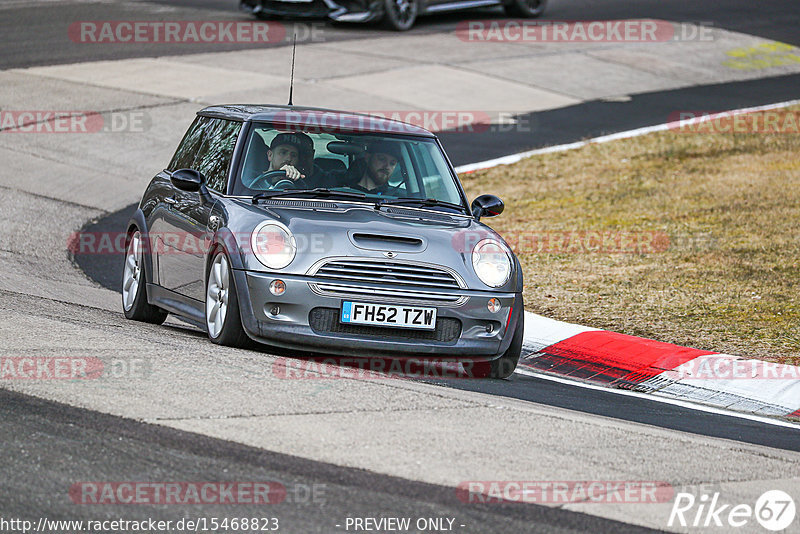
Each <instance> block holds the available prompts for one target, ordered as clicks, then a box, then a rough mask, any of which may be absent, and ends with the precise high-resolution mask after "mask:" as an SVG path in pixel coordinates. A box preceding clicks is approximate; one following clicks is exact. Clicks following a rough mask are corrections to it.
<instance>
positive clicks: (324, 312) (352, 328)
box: [234, 271, 522, 359]
mask: <svg viewBox="0 0 800 534" xmlns="http://www.w3.org/2000/svg"><path fill="white" fill-rule="evenodd" d="M234 276H235V279H236V285H237V295H238V296H239V302H240V306H241V311H242V324H243V325H244V327H245V331H246V332H247V334H248V335H249V336H250V337H251V338H253V339H254V340H255V341H258V342H261V343H265V344H268V345H272V346H277V347H281V348H287V349H297V350H304V351H321V352H325V353H330V354H339V355H347V356H354V355H357V356H365V355H369V356H398V355H406V356H423V355H428V356H430V355H435V356H436V357H444V358H464V359H469V358H470V357H476V358H477V357H479V358H481V359H492V358H495V357H499V356H500V354H502V353H503V352H504V351H505V350H506V349H507V348H508V345H509V344H510V342H511V338H512V336H513V334H514V330H515V328H516V325H517V318H518V317H519V314H520V313H522V311H521V310H522V295H521V294H519V293H500V292H498V293H494V292H487V291H473V290H461V291H459V292H458V294H459V295H461V296H463V297H464V298H463V299H462V301H461V302H460V303H459V304H458V305H456V304H442V303H434V302H426V301H425V300H424V299H419V298H415V299H414V305H417V306H424V307H435V308H437V328H436V330H434V331H428V330H411V329H403V328H391V327H375V326H362V325H350V324H343V323H340V322H339V311H340V309H341V303H342V301H343V300H352V301H357V302H380V303H387V301H386V300H377V299H374V298H370V297H369V296H368V295H356V294H352V295H351V296H346V295H345V296H343V295H336V296H331V295H325V294H319V293H318V292H315V291H314V290H312V284H314V282H318V279H315V278H313V277H309V276H297V275H284V274H279V273H275V274H273V273H263V272H254V271H234ZM275 279H281V280H283V281H284V283H285V284H286V291H285V292H284V293H283V294H282V295H280V296H274V295H272V293H270V291H269V284H270V282H271V281H272V280H275ZM492 297H494V298H497V299H499V300H500V302H501V304H502V308H501V310H500V311H498V312H496V313H492V312H490V311H489V310H488V308H487V302H488V300H489V299H490V298H492ZM396 303H398V304H404V302H396ZM406 304H407V302H406ZM509 313H510V316H509ZM489 327H491V331H489Z"/></svg>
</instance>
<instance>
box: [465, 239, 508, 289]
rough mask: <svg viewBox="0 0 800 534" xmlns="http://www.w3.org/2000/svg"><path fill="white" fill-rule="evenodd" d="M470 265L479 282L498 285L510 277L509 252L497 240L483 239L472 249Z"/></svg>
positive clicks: (493, 285) (491, 285) (490, 285)
mask: <svg viewBox="0 0 800 534" xmlns="http://www.w3.org/2000/svg"><path fill="white" fill-rule="evenodd" d="M472 266H473V267H474V268H475V274H477V275H478V278H480V279H481V282H483V283H484V284H486V285H487V286H489V287H500V286H502V285H505V283H506V282H508V279H509V278H510V277H511V253H510V252H509V250H508V249H507V248H506V247H505V246H504V245H503V244H502V243H500V242H499V241H496V240H494V239H483V240H481V241H478V243H477V244H476V245H475V247H474V248H473V249H472Z"/></svg>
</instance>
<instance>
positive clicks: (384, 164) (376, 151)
mask: <svg viewBox="0 0 800 534" xmlns="http://www.w3.org/2000/svg"><path fill="white" fill-rule="evenodd" d="M400 157H401V155H400V147H399V146H398V145H397V143H393V142H391V141H375V142H373V143H370V144H369V145H367V150H366V158H365V160H364V163H365V164H366V165H364V172H363V174H362V175H361V176H360V177H359V176H358V175H356V176H355V184H353V185H352V186H350V187H352V188H353V189H358V190H360V191H364V192H365V193H373V194H378V195H385V194H387V193H388V192H389V189H390V188H389V178H390V177H391V176H392V174H393V173H394V169H395V167H397V162H398V161H400Z"/></svg>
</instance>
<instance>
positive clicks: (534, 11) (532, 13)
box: [503, 0, 547, 19]
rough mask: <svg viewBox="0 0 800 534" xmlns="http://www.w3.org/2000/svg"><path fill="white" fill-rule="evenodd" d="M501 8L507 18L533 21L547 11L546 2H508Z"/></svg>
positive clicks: (524, 0)
mask: <svg viewBox="0 0 800 534" xmlns="http://www.w3.org/2000/svg"><path fill="white" fill-rule="evenodd" d="M503 8H504V9H505V11H506V13H507V14H508V15H509V16H512V17H520V18H524V19H535V18H536V17H538V16H540V15H541V14H542V13H544V10H545V9H547V0H508V3H506V4H505V5H504V6H503Z"/></svg>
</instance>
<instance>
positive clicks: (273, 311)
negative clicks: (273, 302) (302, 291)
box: [269, 306, 281, 315]
mask: <svg viewBox="0 0 800 534" xmlns="http://www.w3.org/2000/svg"><path fill="white" fill-rule="evenodd" d="M269 313H270V315H279V314H280V313H281V308H280V306H273V307H272V309H271V310H270V311H269Z"/></svg>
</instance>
